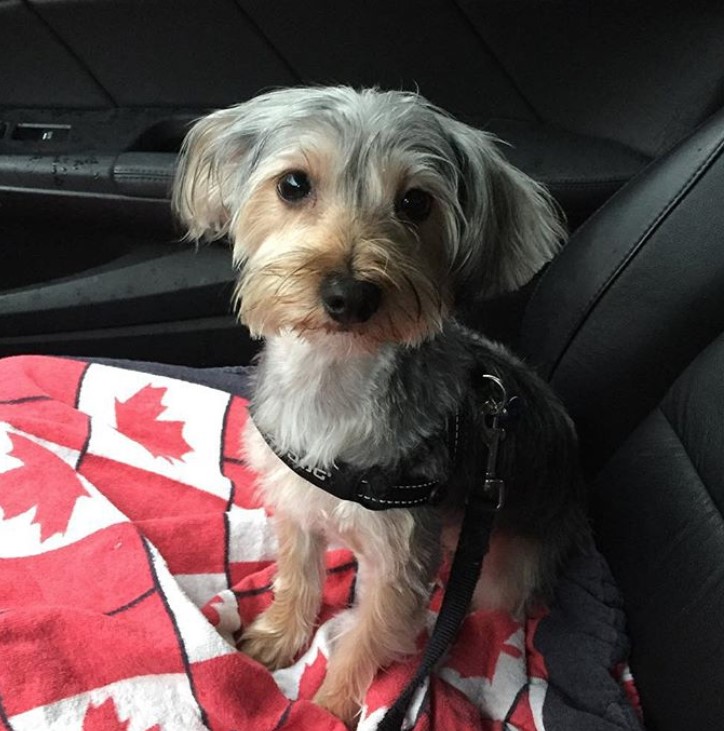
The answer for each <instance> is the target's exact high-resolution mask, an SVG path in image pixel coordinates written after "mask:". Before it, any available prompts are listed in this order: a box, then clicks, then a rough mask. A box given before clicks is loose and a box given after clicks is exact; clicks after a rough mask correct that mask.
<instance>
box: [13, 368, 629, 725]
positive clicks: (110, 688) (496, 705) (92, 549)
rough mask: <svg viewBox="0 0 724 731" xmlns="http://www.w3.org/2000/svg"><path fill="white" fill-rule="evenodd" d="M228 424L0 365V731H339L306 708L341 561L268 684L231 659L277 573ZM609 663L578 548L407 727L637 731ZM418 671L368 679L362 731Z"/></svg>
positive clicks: (178, 401) (211, 404)
mask: <svg viewBox="0 0 724 731" xmlns="http://www.w3.org/2000/svg"><path fill="white" fill-rule="evenodd" d="M236 379H237V380H238V383H239V386H240V388H239V389H238V391H239V392H240V393H243V390H244V374H243V373H240V374H238V375H237V376H236ZM197 380H198V379H197ZM246 418H247V411H246V401H245V400H244V398H243V396H240V395H238V394H231V393H229V392H227V391H224V390H219V389H217V388H211V387H209V386H207V385H203V384H199V383H192V382H189V381H188V380H183V379H180V378H172V377H168V376H163V375H158V374H151V373H148V372H142V371H136V370H130V369H127V368H118V367H112V366H108V365H105V364H100V363H87V362H81V361H77V360H70V359H60V358H47V357H16V358H8V359H5V360H3V361H0V729H8V730H12V731H41V730H45V729H53V730H57V731H101V730H103V731H111V730H112V731H196V730H197V729H199V730H200V729H212V730H213V731H232V730H234V731H244V730H246V729H249V730H250V731H281V730H283V731H291V730H292V729H299V730H300V731H301V730H307V729H311V730H313V731H316V730H319V731H344V727H343V725H342V724H341V722H340V721H338V720H337V719H335V718H334V717H333V716H331V715H330V714H328V713H327V712H326V711H324V710H322V709H320V708H318V707H316V706H315V705H314V704H313V703H312V702H311V700H310V699H311V698H312V697H313V696H314V693H315V691H316V690H317V689H318V688H319V686H320V684H321V682H322V679H323V678H324V673H325V667H326V662H327V657H328V656H329V652H330V647H331V646H332V643H333V638H334V636H335V632H336V629H337V628H338V627H339V625H340V622H342V621H344V620H345V615H346V614H347V613H348V612H351V611H354V610H353V608H352V604H353V601H354V592H355V575H356V564H355V561H354V557H353V556H352V555H351V554H350V553H348V552H347V551H346V550H343V549H336V550H331V551H329V553H328V555H327V579H326V585H325V589H324V603H323V608H322V611H321V614H320V616H319V620H318V624H317V629H316V632H315V634H314V637H313V640H312V642H311V644H310V645H309V647H308V648H307V649H306V650H305V651H304V652H302V653H301V654H300V656H299V657H298V658H297V659H296V661H295V662H294V664H293V665H292V666H291V667H289V668H285V669H283V670H279V671H277V672H275V673H274V674H273V675H272V674H270V673H269V672H268V671H267V670H266V669H265V668H264V667H262V666H261V665H259V664H258V663H256V662H255V661H253V660H251V659H250V658H248V657H246V656H245V655H244V654H242V653H241V652H239V651H238V649H237V643H238V642H239V639H240V635H241V632H242V628H243V627H244V626H245V625H246V624H247V623H248V622H250V621H251V620H252V619H253V618H254V617H255V616H256V615H257V614H258V613H259V612H260V611H261V610H263V609H264V608H265V607H266V606H268V604H269V603H270V601H271V599H272V595H271V581H272V577H273V573H274V555H275V539H274V534H273V530H272V527H271V525H270V520H269V517H268V515H267V514H266V513H265V511H264V509H263V508H262V506H261V505H260V504H259V502H258V500H257V498H256V497H255V492H254V475H253V474H252V473H251V472H250V471H249V470H248V469H247V468H246V467H245V465H244V464H243V462H242V461H241V459H240V458H239V453H240V449H239V445H240V433H241V430H242V426H243V424H244V421H245V419H246ZM443 582H444V571H443V572H441V579H440V582H439V584H438V586H437V587H436V590H435V591H434V592H433V594H432V596H431V600H430V606H429V611H428V618H429V622H428V631H429V628H430V627H431V626H432V624H433V623H434V620H435V616H436V612H437V610H438V607H439V603H440V596H441V593H442V592H441V586H442V583H443ZM425 637H426V633H423V635H422V636H421V637H420V647H422V646H423V645H424V641H425ZM627 653H628V642H627V640H626V635H625V631H624V615H623V611H622V606H621V601H620V597H619V594H618V592H617V591H616V588H615V586H614V585H613V583H612V580H611V577H610V575H609V573H608V570H607V568H606V565H605V563H604V561H603V560H602V559H601V557H600V556H599V555H598V554H597V553H596V552H595V551H594V550H590V551H586V552H584V553H582V554H580V555H578V556H575V557H574V558H573V559H572V560H571V562H570V563H569V565H567V567H566V569H565V571H564V573H563V576H562V578H561V581H560V585H559V588H558V592H557V595H556V600H555V602H554V603H553V604H552V606H551V607H550V608H549V609H547V610H545V611H541V612H540V613H539V614H538V615H537V616H535V617H531V618H529V619H528V620H527V621H525V622H524V623H521V622H517V621H515V620H514V619H512V618H511V617H509V616H505V615H503V614H501V613H495V612H488V613H485V612H476V613H473V614H471V615H470V616H469V617H468V618H467V620H466V621H465V624H464V626H463V627H462V630H461V632H460V635H459V637H458V639H457V642H456V643H455V645H454V647H453V648H452V649H451V651H450V653H449V655H448V656H447V658H446V659H445V660H444V662H443V663H442V665H441V667H440V669H439V670H438V671H437V672H436V673H435V674H434V675H433V676H432V677H431V678H430V679H429V681H428V682H426V683H425V685H424V686H423V687H422V688H420V690H419V692H418V694H417V696H416V698H415V700H414V702H413V704H412V706H411V708H410V712H409V713H408V719H407V722H406V723H407V728H414V729H415V731H425V730H428V729H438V730H440V731H456V730H457V729H460V730H461V731H462V730H465V731H469V730H471V729H480V730H481V731H504V730H506V731H515V730H518V731H543V729H546V730H548V731H550V730H551V729H555V730H559V729H560V730H562V731H581V730H582V729H584V730H588V729H590V730H591V731H596V730H597V729H600V730H601V731H612V730H613V729H616V730H617V731H621V730H624V729H626V730H628V729H631V730H633V729H640V728H641V725H640V724H641V722H640V714H639V710H638V704H637V701H636V694H635V687H634V684H633V680H632V678H631V674H630V672H629V669H628V665H627ZM418 660H419V657H412V658H407V659H405V660H403V661H400V662H398V663H396V664H394V665H393V666H391V667H390V668H387V669H385V670H383V671H381V672H380V673H379V674H378V676H377V678H376V679H375V681H374V683H373V684H372V686H371V687H370V689H369V691H368V693H367V696H366V698H365V704H364V708H363V713H362V717H361V719H360V722H359V730H360V731H370V730H371V729H374V728H376V726H377V723H378V722H379V720H380V718H381V717H382V716H383V715H384V713H385V710H386V709H387V708H388V707H389V705H390V704H391V703H392V702H393V701H394V698H395V697H396V695H397V694H398V693H399V691H400V689H401V688H402V687H403V686H404V685H405V682H406V680H407V679H408V678H409V677H410V674H411V673H412V671H413V669H414V668H415V666H416V664H417V662H418Z"/></svg>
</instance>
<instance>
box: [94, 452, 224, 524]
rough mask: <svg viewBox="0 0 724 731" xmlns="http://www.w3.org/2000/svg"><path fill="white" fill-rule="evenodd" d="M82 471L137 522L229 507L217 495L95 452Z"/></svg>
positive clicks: (211, 511)
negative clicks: (100, 455)
mask: <svg viewBox="0 0 724 731" xmlns="http://www.w3.org/2000/svg"><path fill="white" fill-rule="evenodd" d="M80 473H81V474H82V475H83V476H84V477H86V478H87V479H88V480H89V481H90V482H92V483H93V484H94V485H95V486H96V487H97V488H98V489H99V490H100V491H101V492H102V493H103V494H104V495H105V496H106V497H107V498H108V499H109V500H110V501H111V502H112V503H113V504H114V505H115V506H116V507H117V508H118V509H119V510H120V511H121V512H122V513H124V515H126V516H128V517H129V518H130V519H131V520H134V521H136V520H148V519H150V518H166V517H173V516H178V515H198V514H200V513H223V512H224V509H225V507H226V500H224V499H222V498H220V497H217V496H216V495H212V494H211V493H208V492H204V491H203V490H199V489H197V488H195V487H192V486H190V485H184V484H183V483H181V482H177V481H176V480H171V479H169V478H168V477H163V476H161V475H158V474H154V473H153V472H148V471H147V470H143V469H139V468H136V467H132V466H131V465H129V464H123V463H121V462H117V461H116V460H114V459H109V458H107V457H99V456H97V455H95V454H87V455H86V456H85V458H84V459H83V461H82V462H81V465H80Z"/></svg>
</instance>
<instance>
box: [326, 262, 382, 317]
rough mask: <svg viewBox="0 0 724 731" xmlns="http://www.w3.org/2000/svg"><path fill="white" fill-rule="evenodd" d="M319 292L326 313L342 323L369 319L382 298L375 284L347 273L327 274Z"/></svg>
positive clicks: (380, 291)
mask: <svg viewBox="0 0 724 731" xmlns="http://www.w3.org/2000/svg"><path fill="white" fill-rule="evenodd" d="M319 294H320V296H321V298H322V304H323V305H324V309H325V310H326V312H327V314H328V315H329V316H330V317H331V318H332V319H333V320H336V321H337V322H341V323H342V324H344V325H350V324H352V323H354V322H366V321H367V320H369V319H370V317H372V315H374V314H375V312H376V311H377V308H378V307H379V306H380V300H381V299H382V290H381V289H380V288H379V287H378V286H377V285H376V284H373V283H372V282H366V281H364V280H363V279H355V278H354V277H352V276H350V275H348V274H331V275H330V276H328V277H327V278H326V279H325V280H324V281H323V282H322V286H321V287H320V291H319Z"/></svg>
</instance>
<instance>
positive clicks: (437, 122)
mask: <svg viewBox="0 0 724 731" xmlns="http://www.w3.org/2000/svg"><path fill="white" fill-rule="evenodd" d="M174 205H175V208H176V210H177V212H178V214H179V215H180V218H181V219H182V221H183V222H184V224H185V225H186V227H187V229H188V233H189V236H190V237H191V238H194V239H204V238H206V239H209V238H211V239H213V238H221V237H224V236H228V237H229V238H230V240H231V242H232V243H233V247H234V260H235V262H236V263H237V265H238V266H239V267H240V270H241V273H240V278H239V285H238V288H237V295H238V298H239V301H240V316H241V319H242V321H243V322H244V323H245V324H246V325H247V326H248V327H249V329H250V330H251V332H252V333H253V334H255V335H259V336H266V335H269V334H273V333H278V332H283V331H294V332H296V333H297V334H299V335H300V336H302V337H308V338H312V337H314V334H317V333H338V332H343V333H351V334H352V335H353V336H354V338H355V339H357V340H359V341H361V342H363V343H365V344H366V345H367V346H368V347H374V346H375V345H376V344H379V343H383V342H390V341H392V342H398V343H406V344H414V343H416V342H419V341H420V340H422V339H424V338H426V337H428V336H429V335H431V334H433V333H434V332H437V331H438V330H439V328H440V327H441V324H442V322H443V320H444V319H445V318H446V317H447V316H448V315H449V314H450V313H451V312H452V310H453V307H454V304H455V301H456V299H457V298H459V297H460V296H461V293H465V295H464V296H466V297H469V296H470V295H471V294H473V295H476V296H480V297H483V298H484V297H490V296H493V295H496V294H498V293H501V292H505V291H508V290H512V289H515V288H517V287H519V286H520V285H522V284H524V283H525V282H527V281H528V280H529V279H530V278H531V277H532V276H533V274H535V272H537V271H538V270H539V269H540V268H541V267H542V266H543V264H544V263H545V262H547V261H548V260H549V259H550V258H551V257H552V256H553V255H554V254H555V252H556V251H557V248H558V245H559V242H560V240H561V238H562V228H561V226H560V223H559V220H558V218H557V216H556V213H555V210H554V207H553V206H552V205H551V201H550V198H549V197H548V195H547V194H546V193H545V191H544V190H543V189H542V188H541V187H540V186H539V185H537V184H536V183H534V182H533V181H532V180H530V178H528V177H527V176H525V175H524V174H523V173H521V172H520V171H518V170H516V169H515V168H513V167H512V166H511V165H510V164H508V163H507V162H506V161H505V159H504V158H503V157H502V156H501V155H500V153H499V152H498V151H497V149H496V146H495V143H494V139H493V138H492V137H491V136H490V135H488V134H486V133H484V132H481V131H479V130H476V129H473V128H471V127H468V126H466V125H464V124H462V123H460V122H458V121H456V120H454V119H452V118H450V117H449V116H447V115H446V114H445V113H443V112H442V111H440V110H439V109H437V108H436V107H434V106H433V105H431V104H430V103H429V102H427V101H425V100H424V99H423V98H422V97H420V96H419V95H417V94H412V93H405V92H392V91H391V92H381V91H377V90H364V91H355V90H353V89H351V88H348V87H332V88H307V89H304V88H296V89H287V90H281V91H274V92H271V93H268V94H264V95H262V96H259V97H256V98H254V99H252V100H250V101H248V102H245V103H243V104H240V105H238V106H235V107H231V108H229V109H223V110H220V111H218V112H215V113H213V114H211V115H210V116H208V117H206V118H204V119H202V120H200V121H199V122H198V123H197V124H196V125H195V126H194V127H193V129H192V130H191V132H190V133H189V135H188V137H187V139H186V142H185V144H184V147H183V151H182V155H181V160H180V165H179V169H178V173H177V178H176V186H175V193H174Z"/></svg>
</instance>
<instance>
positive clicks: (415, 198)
mask: <svg viewBox="0 0 724 731" xmlns="http://www.w3.org/2000/svg"><path fill="white" fill-rule="evenodd" d="M431 208H432V196H431V195H430V194H429V193H427V192H425V191H424V190H420V189H419V188H410V190H408V191H407V192H406V193H405V194H404V195H403V196H402V198H400V200H399V201H398V203H397V206H395V210H396V211H397V214H398V215H400V216H403V217H404V218H406V219H408V220H409V221H412V222H413V223H422V222H423V221H424V220H425V219H426V218H427V217H428V216H429V215H430V209H431Z"/></svg>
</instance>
